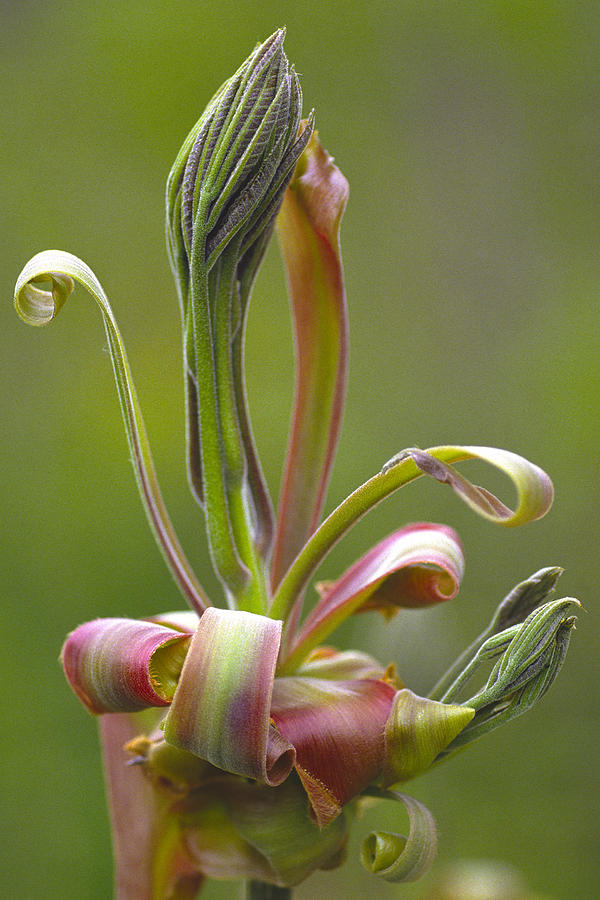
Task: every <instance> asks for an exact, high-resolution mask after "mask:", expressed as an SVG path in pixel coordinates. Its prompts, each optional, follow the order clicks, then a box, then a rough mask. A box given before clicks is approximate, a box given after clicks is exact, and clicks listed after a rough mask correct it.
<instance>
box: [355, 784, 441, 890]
mask: <svg viewBox="0 0 600 900" xmlns="http://www.w3.org/2000/svg"><path fill="white" fill-rule="evenodd" d="M382 796H385V797H389V798H390V799H394V800H399V801H400V802H401V803H403V804H404V806H405V808H406V811H407V813H408V818H409V833H408V837H405V836H404V835H402V834H394V833H390V832H386V831H374V832H371V834H369V835H368V836H367V837H366V838H365V840H364V841H363V844H362V848H361V854H360V859H361V862H362V864H363V866H364V867H365V869H366V870H367V871H368V872H370V873H371V874H372V875H378V876H379V877H380V878H383V879H384V880H385V881H392V882H403V881H417V879H419V878H421V877H422V876H423V875H424V874H425V873H426V872H427V870H428V869H429V868H430V866H431V864H432V863H433V860H434V859H435V855H436V852H437V831H436V827H435V821H434V818H433V816H432V815H431V813H430V812H429V810H428V809H427V807H426V806H423V804H422V803H419V801H418V800H415V799H414V797H409V796H407V795H406V794H399V793H397V792H396V791H385V792H384V793H383V794H382Z"/></svg>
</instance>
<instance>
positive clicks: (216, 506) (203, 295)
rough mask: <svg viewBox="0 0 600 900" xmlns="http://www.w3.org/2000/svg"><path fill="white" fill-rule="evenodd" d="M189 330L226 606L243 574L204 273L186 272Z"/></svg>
mask: <svg viewBox="0 0 600 900" xmlns="http://www.w3.org/2000/svg"><path fill="white" fill-rule="evenodd" d="M191 269H192V273H193V275H192V282H191V304H190V306H191V324H192V329H193V343H194V349H195V356H196V360H195V362H196V378H197V388H198V395H197V399H198V420H199V433H200V437H201V457H202V487H203V494H204V502H205V509H206V524H207V530H208V540H209V544H210V551H211V556H212V559H213V563H214V567H215V570H216V572H217V573H218V575H219V577H220V578H221V580H222V582H223V584H224V586H225V588H226V590H227V592H228V601H229V603H230V605H232V606H234V605H235V598H237V597H239V596H241V595H242V593H243V592H244V590H245V589H246V586H247V583H248V580H249V572H248V570H247V568H246V567H245V566H244V564H243V562H242V561H241V559H240V557H239V554H238V551H237V547H236V545H235V541H234V538H233V533H232V529H231V523H230V521H229V511H228V503H227V491H226V486H225V473H224V471H223V450H222V436H221V423H220V415H219V406H218V397H217V390H216V384H215V359H214V352H213V348H214V342H213V336H212V330H213V329H212V323H211V315H210V301H209V287H208V273H207V272H206V270H205V269H203V268H202V267H200V266H197V265H196V266H194V265H193V266H192V267H191Z"/></svg>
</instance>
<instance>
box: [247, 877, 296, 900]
mask: <svg viewBox="0 0 600 900" xmlns="http://www.w3.org/2000/svg"><path fill="white" fill-rule="evenodd" d="M291 897H292V889H291V888H286V887H277V885H276V884H265V882H264V881H247V882H246V887H245V894H244V900H291Z"/></svg>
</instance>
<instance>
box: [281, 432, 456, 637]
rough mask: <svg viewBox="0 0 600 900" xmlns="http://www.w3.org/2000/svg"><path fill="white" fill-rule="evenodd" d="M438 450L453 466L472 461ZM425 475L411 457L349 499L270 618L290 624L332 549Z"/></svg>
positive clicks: (289, 580) (296, 569)
mask: <svg viewBox="0 0 600 900" xmlns="http://www.w3.org/2000/svg"><path fill="white" fill-rule="evenodd" d="M435 450H442V451H447V452H446V453H443V454H440V455H443V459H444V461H445V462H449V463H453V462H459V461H460V460H462V459H468V458H469V455H468V454H467V453H464V451H462V448H458V447H457V448H454V447H452V448H435ZM448 451H449V452H448ZM438 458H439V457H438ZM421 475H423V472H422V471H421V469H419V468H418V466H417V465H416V464H415V462H414V461H413V460H412V459H411V458H410V457H406V458H403V459H402V460H401V461H400V462H399V463H398V464H396V465H393V466H392V467H390V468H388V467H387V466H385V467H384V468H383V469H382V471H381V472H378V473H377V475H374V476H373V477H372V478H370V479H369V480H368V481H365V483H364V484H362V485H361V486H360V487H359V488H357V489H356V490H355V491H354V492H353V493H352V494H350V496H348V497H346V499H345V500H344V501H342V503H340V505H339V506H338V507H337V508H336V509H334V511H333V512H332V513H331V514H330V515H329V516H328V517H327V518H326V519H325V521H324V522H323V523H322V524H321V525H320V526H319V528H318V529H317V530H316V531H315V532H314V534H313V535H312V537H311V538H310V539H309V540H308V541H307V542H306V544H305V545H304V547H303V548H302V550H301V551H300V553H299V554H298V556H297V557H296V559H295V560H294V562H293V563H292V565H291V566H290V568H289V569H288V571H287V573H286V575H285V577H284V578H283V580H282V582H281V584H280V585H279V588H278V589H277V591H276V593H275V596H274V598H273V603H272V604H271V608H270V610H269V615H270V616H272V617H273V618H274V619H283V620H284V621H286V620H287V617H288V616H289V614H290V612H291V610H292V608H293V606H294V603H295V601H296V598H297V597H298V596H299V595H300V593H301V592H302V591H303V590H304V588H305V587H306V585H307V584H308V582H309V580H310V578H311V577H312V575H313V574H314V572H315V571H316V569H317V568H318V566H319V565H320V563H321V562H322V561H323V559H324V558H325V557H326V556H327V554H328V553H329V551H330V550H331V549H332V547H334V546H335V545H336V544H337V542H338V541H339V540H340V539H341V538H342V537H343V536H344V535H345V534H346V532H347V531H349V530H350V528H352V526H353V525H355V524H356V522H358V521H359V520H360V519H362V517H363V516H364V515H366V513H368V512H369V511H370V510H371V509H373V508H374V507H375V506H377V504H378V503H381V501H382V500H385V499H386V497H389V496H390V494H393V493H394V492H395V491H397V490H398V489H399V488H401V487H404V485H405V484H409V482H411V481H415V479H417V478H419V477H420V476H421Z"/></svg>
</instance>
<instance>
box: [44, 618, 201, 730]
mask: <svg viewBox="0 0 600 900" xmlns="http://www.w3.org/2000/svg"><path fill="white" fill-rule="evenodd" d="M189 643H190V635H188V634H180V633H177V632H175V631H173V629H171V628H165V627H164V626H162V625H155V624H154V623H152V622H137V621H135V620H133V619H95V620H94V621H93V622H86V624H85V625H80V626H79V628H76V629H75V631H72V632H71V634H70V635H69V636H68V638H67V640H66V641H65V643H64V646H63V649H62V653H61V660H62V664H63V666H64V669H65V675H66V676H67V679H68V681H69V684H70V685H71V687H72V688H73V690H74V691H75V693H76V694H77V696H78V697H79V699H80V700H81V701H82V703H84V704H85V705H86V706H87V708H88V709H89V711H90V712H92V713H95V714H99V713H107V712H136V711H137V710H140V709H145V708H147V707H151V706H168V704H169V703H170V701H171V698H172V697H173V694H174V692H175V687H176V684H177V678H178V677H179V673H180V671H181V667H182V665H183V660H184V658H185V654H186V652H187V648H188V645H189Z"/></svg>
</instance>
